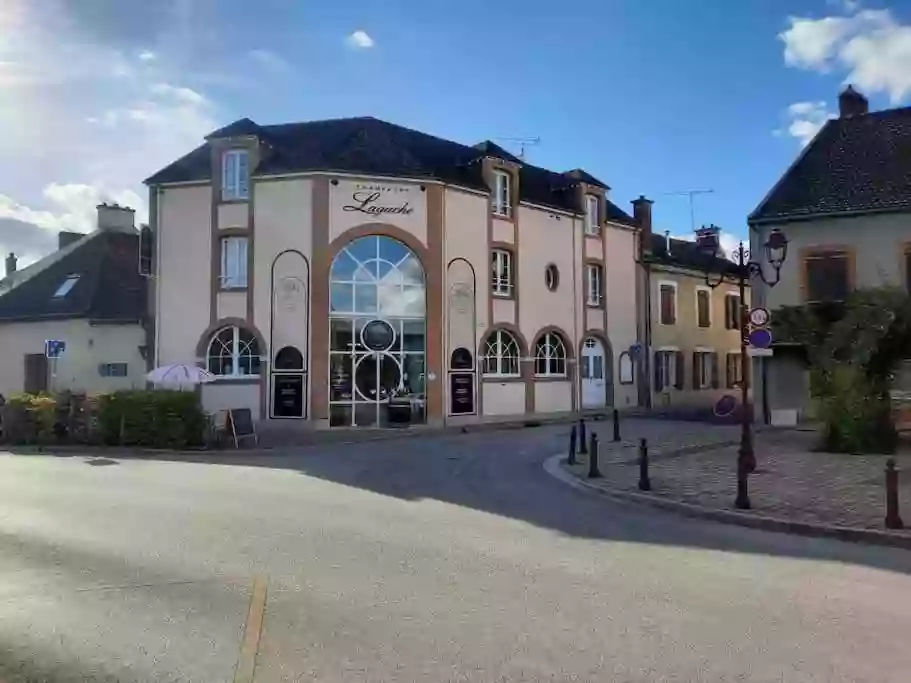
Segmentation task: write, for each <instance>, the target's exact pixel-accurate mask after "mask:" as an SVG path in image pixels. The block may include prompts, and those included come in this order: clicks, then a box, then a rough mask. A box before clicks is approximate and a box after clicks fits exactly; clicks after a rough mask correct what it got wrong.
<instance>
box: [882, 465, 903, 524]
mask: <svg viewBox="0 0 911 683" xmlns="http://www.w3.org/2000/svg"><path fill="white" fill-rule="evenodd" d="M886 528H887V529H904V528H905V524H904V522H902V518H901V515H900V514H899V513H898V470H897V469H895V459H894V458H889V459H888V460H886Z"/></svg>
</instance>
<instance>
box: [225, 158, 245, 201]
mask: <svg viewBox="0 0 911 683" xmlns="http://www.w3.org/2000/svg"><path fill="white" fill-rule="evenodd" d="M249 159H250V155H249V153H248V152H247V150H245V149H229V150H228V151H226V152H224V153H223V154H222V156H221V198H222V199H247V198H248V197H249V195H250V192H249V176H250V166H249Z"/></svg>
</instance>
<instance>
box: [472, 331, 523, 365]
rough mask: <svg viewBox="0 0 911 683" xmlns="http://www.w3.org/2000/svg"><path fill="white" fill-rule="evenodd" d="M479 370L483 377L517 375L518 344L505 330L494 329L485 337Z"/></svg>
mask: <svg viewBox="0 0 911 683" xmlns="http://www.w3.org/2000/svg"><path fill="white" fill-rule="evenodd" d="M481 372H483V374H484V376H485V377H518V376H519V344H518V342H517V341H516V338H515V337H513V336H512V335H511V334H510V333H509V332H507V331H506V330H495V331H494V332H493V333H491V335H490V336H489V337H487V343H486V344H485V345H484V357H483V358H482V359H481Z"/></svg>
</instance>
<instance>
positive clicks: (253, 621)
mask: <svg viewBox="0 0 911 683" xmlns="http://www.w3.org/2000/svg"><path fill="white" fill-rule="evenodd" d="M265 613H266V580H265V578H263V577H262V576H257V577H256V578H255V579H254V580H253V594H252V595H251V596H250V611H249V612H247V622H246V624H244V639H243V642H242V643H241V646H240V656H239V657H238V658H237V667H236V668H235V669H234V683H253V670H254V669H255V668H256V652H257V650H259V636H260V634H261V633H262V630H263V617H264V616H265Z"/></svg>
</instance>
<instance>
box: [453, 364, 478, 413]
mask: <svg viewBox="0 0 911 683" xmlns="http://www.w3.org/2000/svg"><path fill="white" fill-rule="evenodd" d="M449 403H450V411H449V412H450V413H451V414H452V415H473V414H474V412H475V409H474V373H473V372H450V373H449Z"/></svg>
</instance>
